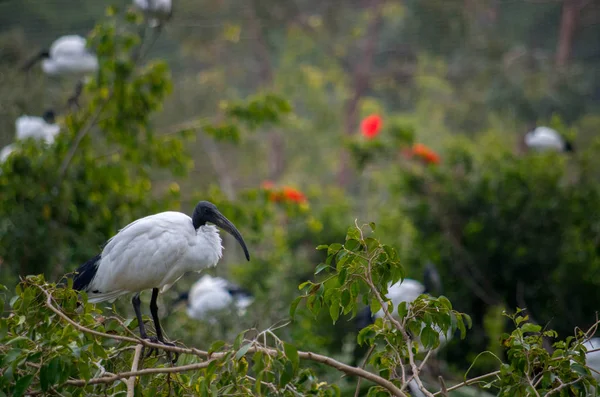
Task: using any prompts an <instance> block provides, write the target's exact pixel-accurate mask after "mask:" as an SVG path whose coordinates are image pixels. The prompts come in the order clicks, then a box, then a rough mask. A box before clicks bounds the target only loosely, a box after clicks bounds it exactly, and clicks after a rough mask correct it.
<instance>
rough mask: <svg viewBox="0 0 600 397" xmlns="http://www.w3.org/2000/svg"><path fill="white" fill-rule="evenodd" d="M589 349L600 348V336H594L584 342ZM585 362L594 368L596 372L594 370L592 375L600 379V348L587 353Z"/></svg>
mask: <svg viewBox="0 0 600 397" xmlns="http://www.w3.org/2000/svg"><path fill="white" fill-rule="evenodd" d="M583 345H584V346H585V348H586V349H587V350H588V351H591V350H596V349H600V338H592V339H590V340H589V341H587V342H585V343H584V344H583ZM585 363H586V364H587V366H588V367H590V368H592V369H594V370H595V371H596V372H594V371H592V375H593V376H594V378H596V380H600V374H599V373H598V372H600V350H598V351H595V352H591V353H585Z"/></svg>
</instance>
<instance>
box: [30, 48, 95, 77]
mask: <svg viewBox="0 0 600 397" xmlns="http://www.w3.org/2000/svg"><path fill="white" fill-rule="evenodd" d="M42 70H43V71H44V73H47V74H50V75H56V74H64V73H93V72H95V71H96V70H98V58H97V57H96V56H95V55H94V54H89V53H79V54H74V55H65V56H59V57H55V58H50V59H44V60H43V61H42Z"/></svg>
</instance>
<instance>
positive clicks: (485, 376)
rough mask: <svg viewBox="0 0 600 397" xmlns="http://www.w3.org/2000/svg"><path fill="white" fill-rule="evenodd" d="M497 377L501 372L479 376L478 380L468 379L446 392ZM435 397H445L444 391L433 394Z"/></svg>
mask: <svg viewBox="0 0 600 397" xmlns="http://www.w3.org/2000/svg"><path fill="white" fill-rule="evenodd" d="M496 375H500V371H494V372H490V373H489V374H485V375H481V376H478V377H476V378H472V379H468V380H466V381H464V382H462V383H459V384H457V385H454V386H452V387H448V388H447V389H446V392H451V391H452V390H456V389H460V388H461V387H465V386H469V385H472V384H473V383H477V382H479V381H482V380H484V379H487V378H491V377H492V376H496ZM433 395H434V396H443V391H442V390H440V391H438V392H436V393H433Z"/></svg>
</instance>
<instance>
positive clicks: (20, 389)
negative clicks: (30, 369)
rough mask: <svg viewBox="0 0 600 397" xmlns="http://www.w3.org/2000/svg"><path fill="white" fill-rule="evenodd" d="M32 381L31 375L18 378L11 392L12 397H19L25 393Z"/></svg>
mask: <svg viewBox="0 0 600 397" xmlns="http://www.w3.org/2000/svg"><path fill="white" fill-rule="evenodd" d="M32 380H33V375H25V376H23V377H22V378H19V380H18V381H17V384H16V385H15V388H14V390H13V397H21V396H22V395H23V394H25V392H26V391H27V388H28V387H29V385H30V384H31V381H32Z"/></svg>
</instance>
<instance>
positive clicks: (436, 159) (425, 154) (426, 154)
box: [411, 143, 440, 164]
mask: <svg viewBox="0 0 600 397" xmlns="http://www.w3.org/2000/svg"><path fill="white" fill-rule="evenodd" d="M411 152H412V154H413V156H417V157H419V158H420V159H421V160H423V161H424V162H426V163H428V164H439V163H440V156H439V155H438V154H437V153H436V152H434V151H433V150H431V149H430V148H428V147H427V146H425V145H423V144H422V143H415V144H414V145H413V147H412V150H411Z"/></svg>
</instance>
